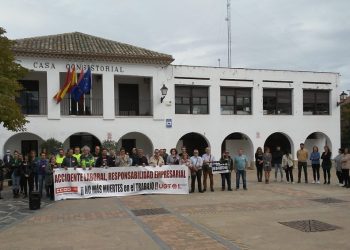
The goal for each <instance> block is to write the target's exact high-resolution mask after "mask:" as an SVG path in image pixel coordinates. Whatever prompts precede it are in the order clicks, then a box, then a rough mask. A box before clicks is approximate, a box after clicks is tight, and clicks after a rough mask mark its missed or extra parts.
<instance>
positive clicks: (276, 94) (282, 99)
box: [263, 89, 292, 115]
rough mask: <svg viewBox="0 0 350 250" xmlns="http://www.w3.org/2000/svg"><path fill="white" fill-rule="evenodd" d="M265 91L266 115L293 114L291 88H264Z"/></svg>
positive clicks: (264, 104) (264, 105)
mask: <svg viewBox="0 0 350 250" xmlns="http://www.w3.org/2000/svg"><path fill="white" fill-rule="evenodd" d="M263 93H264V94H263V107H264V115H291V114H292V90H291V89H264V92H263Z"/></svg>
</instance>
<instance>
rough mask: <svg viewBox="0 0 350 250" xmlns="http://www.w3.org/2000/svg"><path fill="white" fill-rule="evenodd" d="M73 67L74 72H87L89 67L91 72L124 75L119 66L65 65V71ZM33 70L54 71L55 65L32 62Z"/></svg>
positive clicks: (122, 68) (122, 69) (52, 63)
mask: <svg viewBox="0 0 350 250" xmlns="http://www.w3.org/2000/svg"><path fill="white" fill-rule="evenodd" d="M73 65H75V70H77V71H78V70H82V69H83V70H87V68H88V67H89V66H90V69H91V71H92V72H116V73H124V67H122V66H119V65H111V64H93V63H91V64H85V63H66V65H65V67H66V69H69V68H72V67H73ZM33 68H34V69H47V70H50V69H56V65H55V63H54V62H46V61H45V62H42V61H34V62H33Z"/></svg>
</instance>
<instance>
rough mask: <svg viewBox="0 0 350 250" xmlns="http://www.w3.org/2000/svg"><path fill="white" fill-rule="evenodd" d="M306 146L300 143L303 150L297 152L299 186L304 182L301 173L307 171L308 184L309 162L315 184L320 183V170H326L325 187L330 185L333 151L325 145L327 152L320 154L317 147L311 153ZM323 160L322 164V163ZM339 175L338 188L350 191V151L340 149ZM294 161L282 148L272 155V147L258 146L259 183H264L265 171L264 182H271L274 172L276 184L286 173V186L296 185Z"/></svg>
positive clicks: (338, 156)
mask: <svg viewBox="0 0 350 250" xmlns="http://www.w3.org/2000/svg"><path fill="white" fill-rule="evenodd" d="M304 146H305V145H304V143H301V144H300V149H299V150H298V151H297V154H296V155H297V159H296V161H297V168H298V183H300V182H301V176H302V172H304V180H305V183H308V182H309V181H308V172H307V162H308V160H309V161H310V162H311V167H312V177H313V180H312V183H313V184H320V168H321V167H322V170H323V179H324V182H323V184H330V183H331V168H332V152H331V151H330V149H329V147H328V146H327V145H326V146H324V151H323V153H322V154H320V152H319V149H318V147H317V146H314V147H313V149H312V152H311V154H309V152H308V151H307V150H306V149H305V147H304ZM321 161H322V164H321ZM334 162H335V166H336V173H337V177H338V181H339V186H342V187H346V188H350V183H349V179H350V177H349V169H350V153H349V149H348V148H345V149H341V148H340V149H339V151H338V155H337V156H336V157H335V158H334ZM294 165H295V161H294V159H293V155H292V154H291V153H290V152H288V151H286V152H284V153H283V152H282V151H281V148H280V147H276V151H275V152H273V153H272V154H271V153H270V149H269V147H265V149H264V151H263V150H262V148H261V147H259V148H258V149H257V151H256V153H255V166H256V169H257V178H258V182H262V174H263V171H264V172H265V183H266V184H268V183H269V182H270V172H271V170H272V168H274V169H275V182H277V181H278V174H280V181H281V182H283V171H282V169H283V170H284V171H285V174H286V181H287V183H292V184H294V177H293V169H294Z"/></svg>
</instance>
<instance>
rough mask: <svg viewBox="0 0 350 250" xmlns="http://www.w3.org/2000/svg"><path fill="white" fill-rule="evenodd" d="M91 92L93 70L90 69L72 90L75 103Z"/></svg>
mask: <svg viewBox="0 0 350 250" xmlns="http://www.w3.org/2000/svg"><path fill="white" fill-rule="evenodd" d="M90 90H91V70H90V67H89V68H88V69H87V71H86V72H85V73H84V77H83V78H82V79H81V80H80V81H79V82H78V84H77V85H76V86H75V87H74V88H73V89H72V92H71V96H72V98H73V99H74V101H76V102H78V101H79V100H80V97H81V96H82V95H83V94H87V93H89V91H90Z"/></svg>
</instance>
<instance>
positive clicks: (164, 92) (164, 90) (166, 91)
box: [160, 84, 168, 103]
mask: <svg viewBox="0 0 350 250" xmlns="http://www.w3.org/2000/svg"><path fill="white" fill-rule="evenodd" d="M160 92H162V97H161V98H160V102H161V103H162V102H163V100H164V98H165V96H166V94H167V93H168V88H167V87H166V86H165V84H163V87H162V88H161V89H160Z"/></svg>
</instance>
